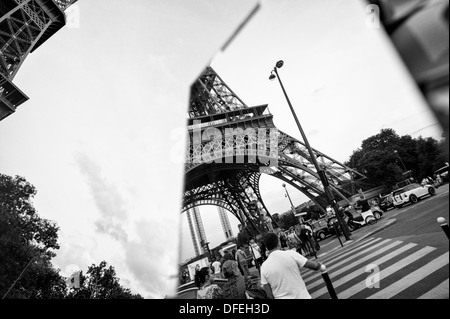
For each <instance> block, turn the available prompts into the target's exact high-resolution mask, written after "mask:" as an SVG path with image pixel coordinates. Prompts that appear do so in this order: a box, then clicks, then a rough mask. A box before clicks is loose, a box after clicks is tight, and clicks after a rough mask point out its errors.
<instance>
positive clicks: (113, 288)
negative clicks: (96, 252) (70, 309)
mask: <svg viewBox="0 0 450 319" xmlns="http://www.w3.org/2000/svg"><path fill="white" fill-rule="evenodd" d="M67 297H68V298H70V299H143V298H142V296H141V295H139V294H133V293H131V291H130V289H128V288H124V287H122V285H120V283H119V279H118V278H117V276H116V271H115V270H114V267H113V266H109V267H107V263H106V261H102V262H101V263H100V264H99V265H98V266H96V265H95V264H92V265H91V266H89V268H88V270H87V272H86V275H83V274H82V273H81V275H80V288H71V290H70V291H69V293H68V296H67Z"/></svg>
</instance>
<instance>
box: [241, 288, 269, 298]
mask: <svg viewBox="0 0 450 319" xmlns="http://www.w3.org/2000/svg"><path fill="white" fill-rule="evenodd" d="M245 297H246V298H247V299H268V297H267V294H266V291H265V290H264V289H263V288H252V289H247V290H246V291H245Z"/></svg>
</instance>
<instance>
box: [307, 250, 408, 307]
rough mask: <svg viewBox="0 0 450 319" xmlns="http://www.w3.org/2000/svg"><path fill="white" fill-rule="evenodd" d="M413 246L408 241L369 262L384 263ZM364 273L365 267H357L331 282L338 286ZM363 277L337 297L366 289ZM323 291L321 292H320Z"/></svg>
mask: <svg viewBox="0 0 450 319" xmlns="http://www.w3.org/2000/svg"><path fill="white" fill-rule="evenodd" d="M415 246H417V244H414V243H409V244H407V245H405V246H403V247H400V248H399V249H397V250H394V251H393V252H390V253H389V254H387V255H385V256H383V257H381V258H379V259H377V260H375V261H372V262H371V264H375V265H378V266H380V265H381V264H382V263H384V262H386V261H388V260H390V259H392V258H394V257H396V256H398V255H400V254H401V253H403V252H405V251H407V250H409V249H411V248H413V247H415ZM364 273H366V272H365V269H358V270H356V271H354V272H352V273H351V274H348V275H347V276H345V277H343V278H341V279H339V280H337V281H336V282H333V285H334V287H339V286H340V285H342V284H344V283H346V282H348V281H350V280H351V279H352V278H354V277H357V276H359V275H361V274H364ZM380 277H381V274H380ZM364 279H366V278H364ZM364 279H363V280H362V281H361V282H359V283H357V284H356V285H354V286H352V287H350V288H348V289H346V290H344V291H343V292H341V293H339V298H340V299H347V298H349V297H351V296H353V295H356V294H357V293H359V292H360V291H363V290H364V289H366V288H367V285H366V281H365V280H364ZM327 291H328V290H325V291H324V292H327ZM324 292H322V294H323V293H324ZM316 293H318V292H314V294H316ZM318 296H320V295H318Z"/></svg>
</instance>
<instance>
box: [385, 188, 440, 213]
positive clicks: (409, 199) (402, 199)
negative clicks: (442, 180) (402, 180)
mask: <svg viewBox="0 0 450 319" xmlns="http://www.w3.org/2000/svg"><path fill="white" fill-rule="evenodd" d="M435 193H436V190H435V188H434V186H432V185H430V184H425V185H424V186H422V185H420V184H417V183H411V184H409V185H406V186H405V187H402V188H399V189H397V190H395V191H393V192H392V198H393V199H394V206H395V207H397V208H399V207H402V206H403V205H405V204H407V203H412V204H414V203H417V202H418V201H419V199H421V198H423V197H425V196H428V195H430V196H433V195H434V194H435Z"/></svg>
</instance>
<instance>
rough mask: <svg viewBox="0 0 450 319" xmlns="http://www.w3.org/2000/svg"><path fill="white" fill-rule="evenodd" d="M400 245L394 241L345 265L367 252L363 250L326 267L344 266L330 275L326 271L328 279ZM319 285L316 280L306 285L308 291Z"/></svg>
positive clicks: (399, 242) (320, 282)
mask: <svg viewBox="0 0 450 319" xmlns="http://www.w3.org/2000/svg"><path fill="white" fill-rule="evenodd" d="M401 243H402V242H401V241H395V242H393V243H391V244H389V245H387V246H384V247H383V248H381V249H378V250H376V251H374V252H373V253H371V254H369V255H367V256H364V257H363V258H360V259H358V260H356V261H354V262H352V263H351V264H347V263H348V262H349V261H350V260H352V259H354V257H358V256H359V255H361V254H364V253H366V252H367V251H366V250H364V251H362V252H361V253H359V254H356V255H354V256H352V257H350V258H347V259H345V260H343V261H342V262H340V263H337V264H335V265H332V266H331V267H327V269H329V270H331V269H334V268H337V267H339V266H341V265H343V264H345V267H342V268H339V270H337V271H335V272H333V273H332V274H331V273H330V271H328V273H329V274H330V277H331V275H333V276H338V275H340V274H342V273H343V272H346V271H347V270H349V269H352V268H353V267H355V266H358V265H360V264H362V263H364V262H366V261H367V260H369V259H371V258H373V257H375V256H378V255H379V254H381V253H384V252H385V251H387V250H389V249H391V248H393V247H395V246H397V245H400V244H401ZM380 244H383V243H380ZM367 250H370V249H367ZM320 275H321V274H320V273H319V274H317V275H316V276H313V277H317V276H320ZM311 278H312V277H311ZM310 281H311V280H308V282H310ZM305 284H306V281H305ZM320 284H322V281H321V280H316V281H315V282H313V283H310V284H308V289H312V288H314V287H316V286H318V285H320Z"/></svg>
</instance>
